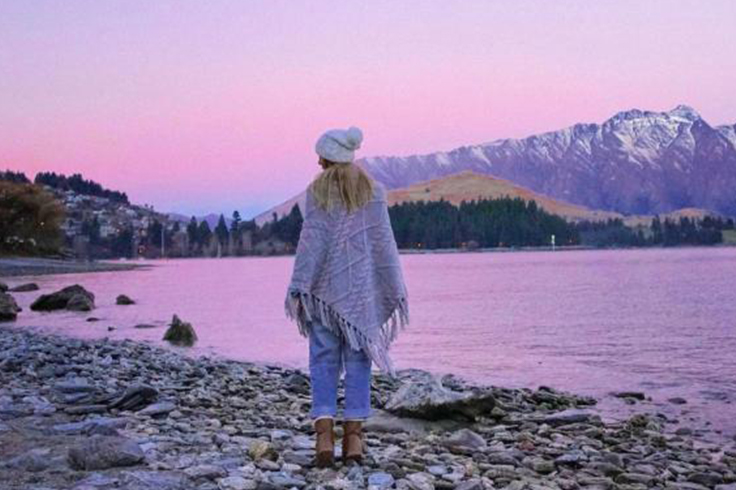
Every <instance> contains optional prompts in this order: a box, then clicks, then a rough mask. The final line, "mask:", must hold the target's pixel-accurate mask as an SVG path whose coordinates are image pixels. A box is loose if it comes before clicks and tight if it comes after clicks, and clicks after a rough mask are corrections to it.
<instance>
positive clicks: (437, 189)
mask: <svg viewBox="0 0 736 490" xmlns="http://www.w3.org/2000/svg"><path fill="white" fill-rule="evenodd" d="M507 196H508V197H511V198H516V197H519V198H521V199H524V200H526V201H535V202H536V203H537V205H538V206H540V207H542V208H543V209H544V210H545V211H547V212H549V213H552V214H556V215H558V216H562V217H563V218H565V219H567V220H569V221H585V220H588V221H601V220H606V219H608V218H623V215H621V214H619V213H614V212H609V211H597V210H593V209H589V208H586V207H584V206H578V205H576V204H569V203H566V202H563V201H558V200H556V199H552V198H551V197H547V196H544V195H542V194H537V193H536V192H534V191H531V190H529V189H526V188H524V187H520V186H518V185H516V184H514V183H512V182H509V181H508V180H503V179H499V178H496V177H491V176H488V175H482V174H478V173H475V172H472V171H470V170H466V171H464V172H460V173H457V174H452V175H448V176H446V177H441V178H437V179H433V180H427V181H424V182H419V183H416V184H413V185H411V186H409V187H404V188H401V189H393V190H390V191H388V204H389V206H391V205H392V204H397V203H401V202H415V201H439V200H440V199H441V198H444V200H445V201H449V202H450V203H452V204H455V205H458V204H460V202H462V201H471V200H473V199H484V198H485V199H499V198H502V197H507Z"/></svg>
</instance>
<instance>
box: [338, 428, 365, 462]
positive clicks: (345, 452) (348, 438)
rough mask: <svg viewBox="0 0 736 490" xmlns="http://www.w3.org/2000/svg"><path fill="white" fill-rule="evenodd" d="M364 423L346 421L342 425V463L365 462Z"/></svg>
mask: <svg viewBox="0 0 736 490" xmlns="http://www.w3.org/2000/svg"><path fill="white" fill-rule="evenodd" d="M362 429H363V422H361V421H359V420H346V421H345V422H343V424H342V431H343V435H342V461H343V463H347V462H348V461H355V462H356V463H360V462H361V461H362V460H363V433H362Z"/></svg>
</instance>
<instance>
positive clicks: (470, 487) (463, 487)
mask: <svg viewBox="0 0 736 490" xmlns="http://www.w3.org/2000/svg"><path fill="white" fill-rule="evenodd" d="M484 488H485V487H484V486H483V482H482V481H481V480H480V478H471V479H469V480H465V481H461V482H460V483H458V484H457V485H456V486H455V490H484Z"/></svg>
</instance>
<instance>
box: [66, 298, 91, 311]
mask: <svg viewBox="0 0 736 490" xmlns="http://www.w3.org/2000/svg"><path fill="white" fill-rule="evenodd" d="M94 307H95V304H94V301H93V300H91V299H90V298H89V297H87V296H85V295H83V294H75V295H74V296H72V297H71V299H69V302H68V303H67V304H66V309H67V310H70V311H92V310H93V309H94Z"/></svg>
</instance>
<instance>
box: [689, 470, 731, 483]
mask: <svg viewBox="0 0 736 490" xmlns="http://www.w3.org/2000/svg"><path fill="white" fill-rule="evenodd" d="M688 481H690V482H693V483H697V484H699V485H705V486H706V487H714V486H716V485H720V484H721V483H724V481H723V476H721V475H719V474H718V473H715V472H712V471H708V472H699V473H693V474H692V475H690V476H689V477H688Z"/></svg>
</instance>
